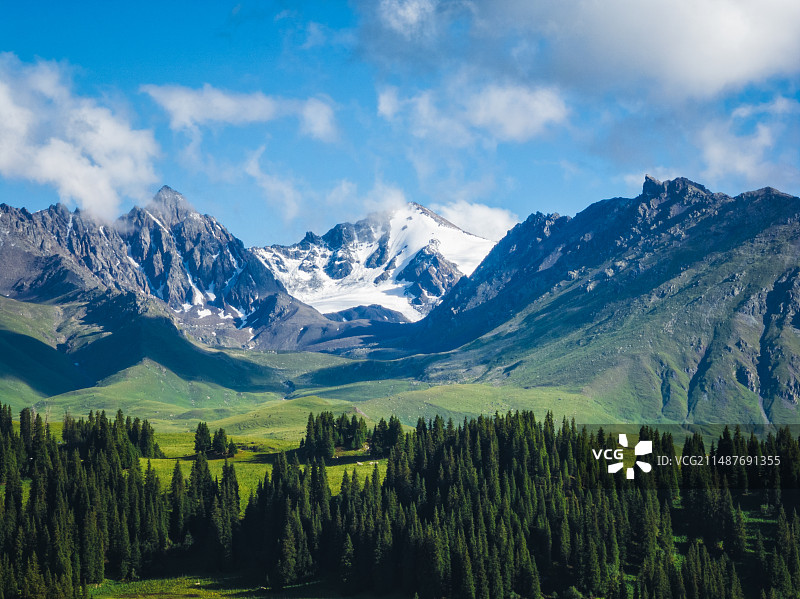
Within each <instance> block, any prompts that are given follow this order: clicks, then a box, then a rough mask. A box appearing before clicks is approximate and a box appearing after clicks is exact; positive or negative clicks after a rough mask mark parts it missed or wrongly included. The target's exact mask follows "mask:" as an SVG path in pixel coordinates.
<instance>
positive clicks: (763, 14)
mask: <svg viewBox="0 0 800 599" xmlns="http://www.w3.org/2000/svg"><path fill="white" fill-rule="evenodd" d="M361 6H362V7H364V9H365V10H366V11H368V12H370V13H372V14H371V15H369V16H370V17H371V18H368V19H365V23H366V24H367V25H365V27H364V28H363V31H362V34H363V39H362V42H363V43H364V44H365V46H366V47H367V48H369V51H370V52H371V56H374V57H375V59H376V60H378V61H381V62H389V63H390V64H395V65H396V64H397V61H398V60H400V61H403V60H408V59H411V60H412V61H413V62H414V63H415V64H418V65H425V66H426V67H429V68H434V69H436V68H444V69H447V70H451V69H452V68H453V66H454V63H455V64H458V63H459V62H460V63H462V64H465V65H469V66H475V67H477V68H480V69H485V70H486V71H491V72H492V73H493V74H494V76H495V77H503V78H507V77H514V76H517V75H521V76H522V77H526V78H527V77H529V76H531V75H532V76H534V77H536V78H539V79H540V80H541V79H542V78H544V79H546V80H548V81H550V82H551V83H554V84H557V85H558V86H559V87H570V86H575V87H578V88H581V89H582V90H592V91H599V92H601V93H605V92H607V91H608V90H621V91H625V92H629V91H630V90H631V89H632V88H636V89H639V90H641V91H644V92H645V93H648V94H649V95H650V96H651V98H652V99H654V100H656V101H670V100H673V99H676V98H677V99H684V98H692V97H694V98H707V97H712V96H715V95H716V94H718V93H719V92H722V91H725V90H728V89H732V88H733V89H741V88H743V87H745V86H747V85H749V84H759V83H763V82H765V81H767V80H768V79H770V78H773V77H793V76H796V75H797V74H798V73H800V60H798V56H800V36H798V35H797V32H798V31H799V30H800V3H798V2H797V1H796V0H763V1H762V2H754V1H752V0H647V1H642V0H604V1H602V2H600V1H597V0H560V1H558V2H554V1H551V2H535V1H531V0H468V1H467V0H465V1H457V0H454V1H450V2H442V3H436V2H434V1H433V0H406V1H403V0H382V1H381V2H379V3H378V2H362V3H361ZM375 22H377V23H378V24H380V26H381V29H378V30H377V31H376V30H375V29H374V28H373V27H372V26H371V25H372V23H375ZM398 35H399V36H400V37H401V39H402V41H404V42H406V46H410V44H408V43H407V42H408V41H409V40H411V39H414V40H415V41H420V40H421V41H423V42H424V43H422V44H418V46H417V48H416V49H417V50H418V51H416V52H414V51H413V48H411V49H406V48H404V47H403V46H402V45H399V44H398V43H395V40H394V38H397V37H398ZM437 65H438V66H437ZM526 80H530V79H526Z"/></svg>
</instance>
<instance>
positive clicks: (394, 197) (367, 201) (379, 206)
mask: <svg viewBox="0 0 800 599" xmlns="http://www.w3.org/2000/svg"><path fill="white" fill-rule="evenodd" d="M406 203H408V200H407V199H406V194H405V193H404V192H403V190H402V189H400V188H399V187H397V186H395V185H391V184H388V183H384V182H383V181H381V180H380V179H378V180H377V181H375V184H374V185H373V187H372V189H371V190H370V191H369V192H368V193H367V195H366V196H365V197H364V199H363V200H362V204H363V206H364V208H365V209H366V211H367V212H383V211H391V210H395V209H397V208H400V207H401V206H403V205H405V204H406Z"/></svg>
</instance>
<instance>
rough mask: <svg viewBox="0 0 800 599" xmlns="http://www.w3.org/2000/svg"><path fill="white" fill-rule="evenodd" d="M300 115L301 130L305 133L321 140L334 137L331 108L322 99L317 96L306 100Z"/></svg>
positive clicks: (334, 127) (329, 139)
mask: <svg viewBox="0 0 800 599" xmlns="http://www.w3.org/2000/svg"><path fill="white" fill-rule="evenodd" d="M301 116H302V126H301V130H302V131H303V133H305V134H306V135H309V136H310V137H313V138H315V139H319V140H321V141H333V140H334V139H336V125H335V123H334V116H333V109H332V108H331V107H330V106H328V105H327V104H326V103H325V102H323V101H322V100H319V99H317V98H310V99H309V100H306V101H305V103H304V104H303V107H302V110H301Z"/></svg>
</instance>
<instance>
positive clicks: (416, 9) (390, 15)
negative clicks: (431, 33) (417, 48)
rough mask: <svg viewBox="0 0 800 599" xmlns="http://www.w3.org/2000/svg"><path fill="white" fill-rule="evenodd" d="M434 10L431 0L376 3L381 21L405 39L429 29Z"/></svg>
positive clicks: (392, 0)
mask: <svg viewBox="0 0 800 599" xmlns="http://www.w3.org/2000/svg"><path fill="white" fill-rule="evenodd" d="M435 11H436V3H435V2H432V1H431V0H381V1H380V4H379V5H378V15H379V17H380V20H381V22H382V23H383V24H384V25H385V26H386V27H387V28H388V29H390V30H392V31H394V32H395V33H399V34H400V35H402V36H403V37H405V38H407V39H410V38H412V37H414V36H417V35H419V34H420V33H421V32H423V31H425V30H426V29H429V28H430V26H431V25H432V24H433V17H434V13H435Z"/></svg>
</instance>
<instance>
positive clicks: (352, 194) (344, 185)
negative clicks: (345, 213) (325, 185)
mask: <svg viewBox="0 0 800 599" xmlns="http://www.w3.org/2000/svg"><path fill="white" fill-rule="evenodd" d="M357 196H358V185H356V184H355V183H353V182H352V181H348V180H347V179H342V180H341V181H339V183H337V184H336V186H335V187H334V188H333V189H331V190H330V191H329V192H328V193H327V194H326V196H325V200H326V203H327V204H328V205H331V206H346V205H352V204H353V203H354V201H355V200H356V198H357Z"/></svg>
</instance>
